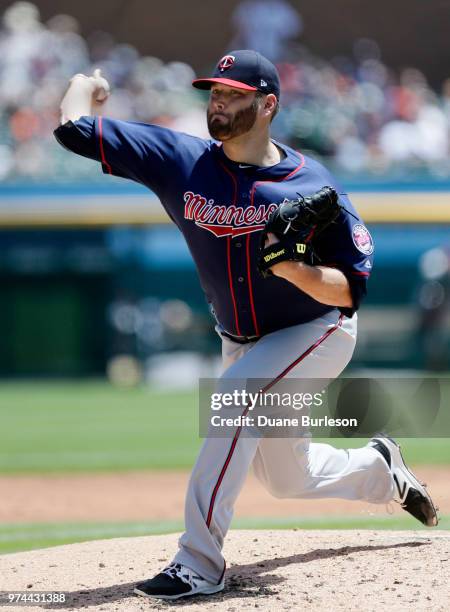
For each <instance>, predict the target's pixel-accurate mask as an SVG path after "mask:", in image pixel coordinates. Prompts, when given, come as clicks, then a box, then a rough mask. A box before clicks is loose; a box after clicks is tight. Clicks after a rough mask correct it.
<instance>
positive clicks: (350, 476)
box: [174, 310, 394, 584]
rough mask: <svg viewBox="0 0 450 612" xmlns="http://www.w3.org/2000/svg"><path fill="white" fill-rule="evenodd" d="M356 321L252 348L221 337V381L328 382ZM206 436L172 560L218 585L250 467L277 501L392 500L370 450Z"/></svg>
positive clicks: (309, 327)
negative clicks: (227, 538) (224, 551)
mask: <svg viewBox="0 0 450 612" xmlns="http://www.w3.org/2000/svg"><path fill="white" fill-rule="evenodd" d="M356 327H357V316H356V315H354V316H353V318H351V319H350V318H347V317H343V316H342V315H340V313H339V311H338V310H333V311H332V312H330V313H328V314H326V315H325V316H323V317H320V318H318V319H315V320H313V321H311V322H309V323H306V324H302V325H296V326H293V327H288V328H285V329H281V330H279V331H276V332H273V333H271V334H267V335H266V336H263V337H262V338H261V339H260V340H258V341H257V342H254V343H249V344H237V343H236V342H233V341H231V340H229V339H228V338H223V342H222V356H223V365H224V369H225V371H224V374H223V375H222V378H221V381H220V382H221V383H222V384H223V383H225V384H226V381H227V380H230V381H235V380H236V379H242V380H244V379H248V378H254V379H272V380H274V381H275V380H279V379H280V378H281V377H292V378H296V379H305V380H306V379H327V380H332V379H334V378H336V377H337V376H339V375H340V373H341V372H342V371H343V370H344V368H345V367H346V366H347V364H348V363H349V361H350V359H351V357H352V354H353V350H354V347H355V343H356ZM241 433H242V432H241V431H240V430H239V429H238V428H237V429H236V434H235V435H234V437H233V438H214V437H208V438H206V439H205V441H204V443H203V446H202V448H201V450H200V453H199V456H198V458H197V462H196V464H195V466H194V468H193V471H192V474H191V478H190V481H189V485H188V491H187V496H186V504H185V526H186V531H185V533H184V534H183V535H182V536H181V538H180V540H179V551H178V553H177V554H176V556H175V558H174V561H175V562H176V563H182V564H183V565H186V566H187V567H190V568H191V569H193V570H194V571H196V572H198V573H199V574H200V575H201V576H203V577H204V578H206V579H207V580H208V581H210V582H212V583H217V584H218V583H219V582H221V580H222V578H223V574H224V571H225V560H224V558H223V555H222V546H223V542H224V538H225V536H226V534H227V531H228V528H229V526H230V523H231V519H232V516H233V507H234V503H235V500H236V498H237V496H238V495H239V492H240V490H241V488H242V486H243V484H244V481H245V478H246V476H247V473H248V470H249V468H250V466H253V470H254V473H255V475H256V476H257V478H258V479H259V480H260V482H261V483H262V484H263V486H264V487H265V488H266V489H267V490H268V491H269V492H270V493H272V494H273V495H274V496H276V497H280V498H283V497H284V498H308V499H314V498H316V499H317V498H325V497H331V498H342V499H357V500H366V501H368V502H372V503H385V502H388V501H390V500H391V499H392V497H393V492H394V488H393V481H392V478H391V474H390V471H389V469H388V467H387V465H386V462H385V461H384V459H383V458H382V456H381V455H380V453H378V451H376V450H375V449H373V448H370V447H367V446H365V447H363V448H358V449H349V450H343V449H336V448H334V447H333V446H331V445H329V444H319V443H315V442H311V440H310V438H309V437H301V438H258V437H243V436H242V435H240V434H241Z"/></svg>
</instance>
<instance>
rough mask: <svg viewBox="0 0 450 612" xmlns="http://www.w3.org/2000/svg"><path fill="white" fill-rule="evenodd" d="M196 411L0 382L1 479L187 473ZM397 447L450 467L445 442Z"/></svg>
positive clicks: (173, 403) (158, 397) (67, 388)
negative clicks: (35, 474)
mask: <svg viewBox="0 0 450 612" xmlns="http://www.w3.org/2000/svg"><path fill="white" fill-rule="evenodd" d="M197 404H198V402H197V395H196V393H195V392H168V393H164V392H157V391H155V390H151V389H146V388H137V389H117V388H114V387H112V386H111V385H109V384H108V383H106V382H80V383H76V382H58V383H54V382H52V383H46V382H45V383H44V382H26V383H1V384H0V472H3V473H18V472H68V471H83V472H88V471H118V470H131V469H157V470H163V469H189V468H190V467H191V466H192V464H193V462H194V460H195V456H196V453H197V451H198V448H199V446H200V444H201V440H200V438H199V435H198V414H197V410H198V408H197ZM323 441H325V442H328V443H331V444H334V445H335V446H339V447H357V446H361V445H363V444H365V443H366V440H358V439H339V440H334V439H333V440H323ZM402 442H403V444H402V446H403V449H404V453H405V456H406V458H407V460H408V461H409V462H411V463H415V464H420V463H422V464H450V443H449V440H448V439H444V438H433V439H405V440H403V441H402Z"/></svg>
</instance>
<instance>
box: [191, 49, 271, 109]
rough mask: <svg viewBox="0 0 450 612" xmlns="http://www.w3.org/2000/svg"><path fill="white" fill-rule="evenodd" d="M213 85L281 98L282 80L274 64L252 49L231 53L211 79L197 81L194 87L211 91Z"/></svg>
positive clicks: (221, 62)
mask: <svg viewBox="0 0 450 612" xmlns="http://www.w3.org/2000/svg"><path fill="white" fill-rule="evenodd" d="M213 83H223V84H224V85H229V86H230V87H236V89H245V90H247V91H262V92H263V93H265V94H270V93H273V94H275V95H276V97H277V98H279V97H280V78H279V76H278V71H277V69H276V68H275V66H274V65H273V64H272V62H269V60H268V59H267V58H265V57H264V56H263V55H261V54H260V53H258V52H257V51H253V50H251V49H242V50H240V51H231V53H228V54H227V55H224V56H223V57H222V59H221V60H220V61H219V62H218V63H217V66H216V68H215V70H214V73H213V75H212V76H211V77H209V78H204V79H196V80H195V81H193V83H192V85H193V86H194V87H197V88H198V89H210V88H211V85H212V84H213Z"/></svg>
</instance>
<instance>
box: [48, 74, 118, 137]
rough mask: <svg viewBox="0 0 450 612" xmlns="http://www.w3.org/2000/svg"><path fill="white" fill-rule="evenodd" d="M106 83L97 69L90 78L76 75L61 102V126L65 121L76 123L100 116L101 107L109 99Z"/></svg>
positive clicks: (107, 84)
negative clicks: (83, 119)
mask: <svg viewBox="0 0 450 612" xmlns="http://www.w3.org/2000/svg"><path fill="white" fill-rule="evenodd" d="M109 93H110V89H109V83H108V81H107V80H106V79H105V78H104V77H102V76H101V72H100V70H99V69H97V70H94V74H93V75H92V76H90V77H88V76H85V75H84V74H76V75H75V76H74V77H72V78H71V79H70V85H69V88H68V89H67V91H66V93H65V94H64V97H63V99H62V101H61V105H60V110H61V121H60V123H61V125H63V124H64V123H66V122H67V121H77V119H79V118H80V117H92V116H94V115H99V114H101V112H99V111H101V110H102V106H103V105H104V103H105V102H106V100H107V99H108V97H109Z"/></svg>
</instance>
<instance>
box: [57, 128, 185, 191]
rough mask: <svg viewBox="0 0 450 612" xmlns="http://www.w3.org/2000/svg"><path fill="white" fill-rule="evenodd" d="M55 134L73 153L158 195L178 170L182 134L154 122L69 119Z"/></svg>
mask: <svg viewBox="0 0 450 612" xmlns="http://www.w3.org/2000/svg"><path fill="white" fill-rule="evenodd" d="M54 135H55V138H56V140H57V141H58V142H59V143H60V144H61V145H63V146H64V147H65V148H67V149H69V150H70V151H72V152H73V153H77V154H78V155H83V156H84V157H89V158H90V159H93V160H96V161H98V162H100V163H101V166H102V169H103V172H104V173H105V174H111V175H114V176H119V177H122V178H127V179H131V180H133V181H136V182H138V183H142V184H143V185H145V186H147V187H149V188H150V189H152V190H153V191H155V192H156V193H157V194H158V195H159V194H160V193H164V191H165V189H166V187H167V185H168V183H169V181H170V180H171V177H173V173H174V172H176V170H177V162H178V160H177V154H178V152H179V150H180V148H181V145H182V142H181V141H182V139H183V137H184V136H185V135H184V134H181V133H179V132H175V131H173V130H170V129H168V128H163V127H160V126H157V125H150V124H146V123H137V122H133V121H119V120H115V119H108V118H106V117H80V119H78V120H77V121H68V122H67V123H65V124H63V125H60V126H59V127H58V128H57V129H56V130H55V131H54Z"/></svg>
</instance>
